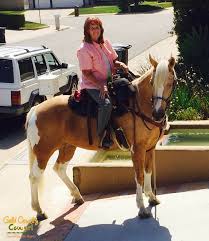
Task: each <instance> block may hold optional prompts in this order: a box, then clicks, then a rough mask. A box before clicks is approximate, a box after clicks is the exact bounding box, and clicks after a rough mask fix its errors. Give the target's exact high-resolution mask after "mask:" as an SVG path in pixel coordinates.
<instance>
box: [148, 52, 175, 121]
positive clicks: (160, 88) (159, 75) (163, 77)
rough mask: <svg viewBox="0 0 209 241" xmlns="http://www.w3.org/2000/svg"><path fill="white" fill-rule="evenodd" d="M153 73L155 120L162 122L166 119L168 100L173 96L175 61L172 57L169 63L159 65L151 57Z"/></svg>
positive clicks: (163, 62) (164, 62)
mask: <svg viewBox="0 0 209 241" xmlns="http://www.w3.org/2000/svg"><path fill="white" fill-rule="evenodd" d="M150 62H151V64H152V65H153V67H154V71H153V80H152V82H153V118H154V119H155V120H156V121H161V120H162V119H163V118H164V117H165V110H166V107H167V104H168V102H167V100H168V98H169V97H170V95H171V92H172V89H173V84H174V78H175V71H174V65H175V59H174V58H173V57H171V58H170V59H169V60H168V61H167V60H162V61H160V62H159V63H158V62H157V61H156V60H154V59H153V58H152V57H151V56H150Z"/></svg>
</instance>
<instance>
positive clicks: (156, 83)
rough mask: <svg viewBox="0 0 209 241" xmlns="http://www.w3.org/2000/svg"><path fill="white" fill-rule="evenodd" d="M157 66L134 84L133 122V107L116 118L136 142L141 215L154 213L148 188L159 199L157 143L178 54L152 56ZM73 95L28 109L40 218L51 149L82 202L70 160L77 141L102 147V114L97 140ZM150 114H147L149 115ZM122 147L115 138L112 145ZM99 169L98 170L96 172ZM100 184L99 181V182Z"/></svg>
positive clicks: (32, 178) (33, 198)
mask: <svg viewBox="0 0 209 241" xmlns="http://www.w3.org/2000/svg"><path fill="white" fill-rule="evenodd" d="M150 63H151V65H152V67H151V68H150V69H149V70H148V71H147V72H146V73H145V74H144V75H143V76H141V77H140V78H137V79H135V80H134V81H133V82H132V84H133V86H134V87H135V88H136V97H135V102H136V105H135V108H136V107H138V108H140V113H141V114H139V112H137V110H134V112H135V113H136V115H135V121H134V123H133V115H132V113H131V112H128V113H127V114H125V115H123V116H121V117H117V118H116V119H115V121H116V123H117V125H118V126H121V127H122V128H123V130H124V132H125V135H126V138H127V140H128V142H129V144H130V146H131V148H130V150H131V154H132V161H133V166H134V171H135V180H136V203H137V206H138V208H139V216H140V217H141V218H147V217H150V215H151V213H150V211H149V210H147V209H146V208H145V206H144V201H143V196H142V193H143V190H144V193H145V195H146V196H147V197H148V198H149V202H150V203H151V204H152V205H157V204H159V201H158V199H157V198H156V196H155V195H154V193H153V191H152V187H151V175H152V165H153V160H154V153H155V145H156V143H157V141H158V140H159V137H160V136H161V134H162V125H161V123H162V122H163V120H164V119H165V110H166V108H167V105H168V102H169V101H168V100H169V99H170V96H171V93H172V90H173V86H174V83H175V70H174V65H175V59H174V58H173V57H171V58H170V59H169V60H163V61H160V62H159V63H158V62H157V61H156V60H155V59H154V58H152V57H151V56H150ZM68 98H69V96H66V95H62V96H57V97H55V98H52V99H50V100H47V101H45V102H43V103H41V104H39V105H38V106H35V107H33V108H32V109H31V110H30V112H29V113H28V115H27V120H26V124H25V127H26V131H27V139H28V147H29V160H30V175H29V179H30V185H31V205H32V208H33V209H34V210H35V211H36V212H37V218H38V220H43V219H45V218H46V215H45V214H44V212H43V210H42V209H41V207H40V204H39V198H38V184H39V179H40V178H41V175H42V174H43V173H44V170H45V168H46V166H47V162H48V161H49V158H50V157H51V155H52V154H53V153H54V152H55V151H56V150H59V155H58V158H57V160H56V163H55V165H54V170H55V172H56V173H57V174H58V176H59V177H60V178H61V179H62V181H63V182H64V183H65V184H66V185H67V187H68V188H69V190H70V192H71V194H72V196H73V197H74V200H75V202H76V203H77V204H82V203H83V202H84V200H83V198H82V196H81V194H80V192H79V190H78V188H77V187H76V186H75V185H74V183H73V182H72V181H71V180H70V178H69V177H68V176H67V174H66V170H67V166H68V164H69V162H70V160H71V159H72V157H73V155H74V152H75V150H76V147H81V148H84V149H88V150H99V148H98V143H99V140H98V137H97V132H96V127H97V125H96V119H94V120H92V136H93V139H94V143H93V145H89V140H88V135H87V134H86V133H87V131H86V128H87V127H86V118H85V117H81V116H78V115H77V114H75V113H74V112H73V111H72V110H71V109H70V108H69V106H68ZM143 117H146V118H143ZM116 148H118V146H117V144H116V143H115V144H114V145H113V146H112V147H111V149H116ZM95 175H96V174H95ZM98 185H99V183H98Z"/></svg>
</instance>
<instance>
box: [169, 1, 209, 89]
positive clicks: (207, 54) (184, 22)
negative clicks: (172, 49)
mask: <svg viewBox="0 0 209 241" xmlns="http://www.w3.org/2000/svg"><path fill="white" fill-rule="evenodd" d="M173 6H174V16H175V19H174V24H175V27H174V29H175V32H176V34H177V44H178V48H179V52H180V56H179V57H180V58H179V60H180V62H182V63H183V64H185V65H186V67H187V68H188V69H191V68H192V69H193V71H194V72H195V73H196V75H198V76H199V78H203V81H202V82H203V84H204V86H206V87H207V85H208V84H209V68H208V67H207V66H208V63H209V46H208V42H209V34H208V29H209V0H198V1H197V0H173Z"/></svg>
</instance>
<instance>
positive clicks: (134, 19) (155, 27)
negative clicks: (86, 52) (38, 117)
mask: <svg viewBox="0 0 209 241" xmlns="http://www.w3.org/2000/svg"><path fill="white" fill-rule="evenodd" d="M86 17H87V16H80V17H77V18H76V17H74V16H67V17H62V18H61V24H62V25H65V26H68V27H69V28H68V29H65V30H63V31H58V32H55V33H53V34H48V35H44V36H42V37H37V38H35V39H29V40H25V41H22V42H19V43H15V44H14V45H24V46H39V45H45V46H47V47H49V48H51V49H52V50H53V51H54V52H55V54H56V55H57V56H58V57H59V59H60V60H61V61H63V62H67V63H71V64H74V65H75V71H77V72H79V69H78V62H77V57H76V50H77V48H78V47H79V46H80V44H81V42H82V38H83V24H84V21H85V19H86ZM99 17H100V18H101V20H102V21H103V24H104V29H105V37H106V38H108V39H110V41H111V42H112V43H128V44H131V45H132V46H133V47H132V48H131V49H130V51H129V60H130V59H132V58H134V57H136V56H137V55H139V54H140V53H142V52H143V51H144V50H146V49H147V48H149V47H151V46H152V45H153V44H155V43H157V42H159V41H161V40H162V39H165V38H166V37H168V36H169V35H170V34H169V32H170V31H171V30H172V28H173V10H172V9H169V10H163V11H159V12H155V13H146V14H128V15H111V14H108V15H99ZM45 22H46V23H47V24H49V25H50V24H54V22H53V17H52V18H51V19H50V18H48V19H45ZM0 124H1V129H2V130H1V131H0V140H1V142H0V149H1V147H2V146H5V145H6V146H7V143H6V144H5V141H6V140H7V141H8V139H11V140H10V145H9V146H10V147H12V146H14V145H16V144H17V143H19V141H20V140H22V139H24V138H25V137H24V136H25V134H24V128H23V125H24V118H18V121H17V119H13V120H9V121H8V120H6V121H1V120H0ZM21 133H22V134H21ZM4 140H5V141H4ZM7 141H6V142H7Z"/></svg>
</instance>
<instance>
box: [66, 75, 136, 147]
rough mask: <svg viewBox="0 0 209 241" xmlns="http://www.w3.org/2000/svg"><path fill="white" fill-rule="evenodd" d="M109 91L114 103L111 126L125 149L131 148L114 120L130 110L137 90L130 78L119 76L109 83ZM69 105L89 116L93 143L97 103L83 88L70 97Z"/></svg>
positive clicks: (81, 113) (89, 134)
mask: <svg viewBox="0 0 209 241" xmlns="http://www.w3.org/2000/svg"><path fill="white" fill-rule="evenodd" d="M108 91H109V95H110V98H111V101H112V104H113V110H112V114H111V118H110V123H109V126H111V127H112V128H111V129H112V130H113V131H114V132H115V136H116V139H117V142H118V144H119V145H120V146H121V147H123V148H125V149H129V145H128V143H127V141H125V140H126V137H125V135H124V133H123V131H122V128H120V127H119V126H116V124H115V123H114V121H113V120H114V118H115V117H119V116H122V115H124V114H126V113H127V112H128V108H129V106H130V101H131V99H132V98H133V97H134V96H135V91H136V90H135V88H134V86H133V85H132V83H131V82H130V81H129V80H128V79H126V78H120V77H118V78H115V79H114V80H113V81H111V82H109V83H108ZM68 105H69V108H71V109H72V110H73V111H74V112H75V113H76V114H77V115H80V116H84V117H87V126H88V138H89V144H90V145H92V144H93V140H92V136H91V118H97V113H98V107H97V103H96V102H95V101H94V100H93V99H92V98H91V96H90V95H89V94H88V93H87V91H86V90H85V89H83V90H81V92H78V91H76V92H75V93H74V96H70V97H69V99H68Z"/></svg>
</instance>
